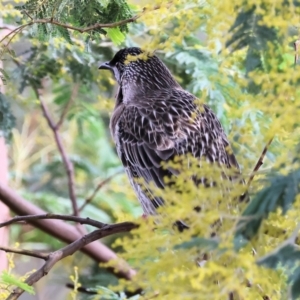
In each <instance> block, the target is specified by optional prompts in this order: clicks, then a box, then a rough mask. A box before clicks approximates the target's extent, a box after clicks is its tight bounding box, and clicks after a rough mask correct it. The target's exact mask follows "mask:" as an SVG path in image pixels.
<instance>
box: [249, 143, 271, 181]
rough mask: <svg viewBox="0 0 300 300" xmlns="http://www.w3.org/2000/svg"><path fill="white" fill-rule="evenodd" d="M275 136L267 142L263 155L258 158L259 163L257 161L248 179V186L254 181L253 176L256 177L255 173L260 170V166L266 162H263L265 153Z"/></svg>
mask: <svg viewBox="0 0 300 300" xmlns="http://www.w3.org/2000/svg"><path fill="white" fill-rule="evenodd" d="M273 138H274V137H272V138H271V139H270V140H269V142H268V143H267V144H266V146H265V148H264V150H263V152H262V153H261V155H260V157H259V159H258V161H257V163H256V165H255V167H254V169H253V171H252V173H251V175H250V177H249V180H248V183H247V185H248V187H249V186H250V184H251V182H252V180H253V178H254V176H255V173H256V172H257V171H258V170H259V168H260V167H261V166H262V165H263V163H264V162H263V160H264V157H265V155H266V153H267V151H268V148H269V146H270V145H271V143H272V141H273Z"/></svg>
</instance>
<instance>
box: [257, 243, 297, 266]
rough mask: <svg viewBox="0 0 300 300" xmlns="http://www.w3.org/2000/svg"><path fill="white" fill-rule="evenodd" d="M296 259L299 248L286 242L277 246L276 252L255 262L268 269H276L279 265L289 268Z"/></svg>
mask: <svg viewBox="0 0 300 300" xmlns="http://www.w3.org/2000/svg"><path fill="white" fill-rule="evenodd" d="M297 260H298V261H300V248H299V247H298V246H296V245H292V244H287V245H284V246H283V247H281V248H279V250H277V251H276V252H273V253H271V254H269V255H267V256H265V257H263V258H262V259H260V260H259V261H258V262H257V264H258V265H261V266H266V267H268V268H270V269H276V268H277V267H278V266H279V265H284V266H286V267H288V268H291V267H293V266H294V265H295V263H296V262H297Z"/></svg>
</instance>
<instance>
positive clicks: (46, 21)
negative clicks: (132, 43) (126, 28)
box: [0, 14, 142, 47]
mask: <svg viewBox="0 0 300 300" xmlns="http://www.w3.org/2000/svg"><path fill="white" fill-rule="evenodd" d="M141 15H142V14H140V15H135V16H133V17H132V18H129V19H126V20H122V21H119V22H114V23H107V24H101V23H97V24H94V25H91V26H88V27H85V28H80V27H76V26H72V25H68V24H64V23H60V22H58V21H56V20H54V19H53V18H49V19H37V20H32V21H31V22H28V23H26V24H23V25H21V26H19V27H17V28H15V29H14V30H13V31H11V32H10V33H8V34H7V35H5V36H4V37H3V38H2V39H1V40H0V44H1V43H2V42H3V41H4V40H5V39H6V38H8V37H9V36H10V35H13V36H12V38H11V39H10V40H9V41H8V42H7V43H6V45H5V47H7V46H8V45H9V43H10V42H11V40H12V39H13V37H14V36H15V34H14V33H15V32H16V33H18V32H17V31H19V30H23V29H24V28H25V27H28V26H31V25H33V24H53V25H56V26H59V27H63V28H66V29H70V30H74V31H78V32H80V33H84V32H89V31H92V30H96V29H99V28H114V27H118V26H122V25H125V24H128V23H132V22H134V21H136V20H137V19H138V18H140V17H141Z"/></svg>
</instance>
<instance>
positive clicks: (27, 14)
mask: <svg viewBox="0 0 300 300" xmlns="http://www.w3.org/2000/svg"><path fill="white" fill-rule="evenodd" d="M22 12H24V13H25V15H26V16H27V17H28V18H29V19H30V20H31V21H33V18H32V17H31V15H30V14H29V13H28V12H27V11H26V9H23V10H22Z"/></svg>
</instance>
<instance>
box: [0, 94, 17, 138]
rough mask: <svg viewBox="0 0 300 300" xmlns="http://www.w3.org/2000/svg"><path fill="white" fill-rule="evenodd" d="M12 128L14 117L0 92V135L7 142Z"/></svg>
mask: <svg viewBox="0 0 300 300" xmlns="http://www.w3.org/2000/svg"><path fill="white" fill-rule="evenodd" d="M14 126H15V117H14V116H13V114H12V113H11V110H10V105H9V102H8V100H7V99H6V97H5V96H4V95H3V94H2V93H1V92H0V133H1V136H4V138H5V139H6V140H7V141H8V140H9V139H10V138H11V130H12V128H13V127H14Z"/></svg>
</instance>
